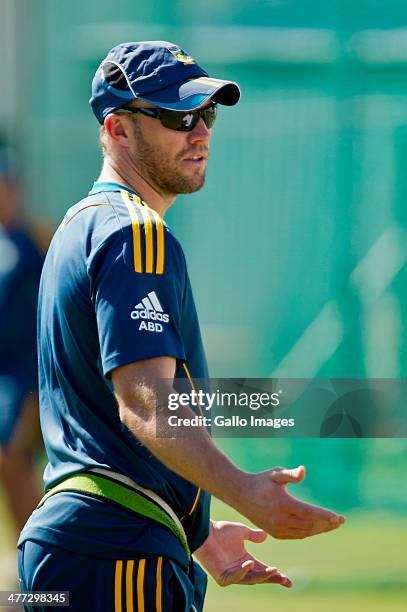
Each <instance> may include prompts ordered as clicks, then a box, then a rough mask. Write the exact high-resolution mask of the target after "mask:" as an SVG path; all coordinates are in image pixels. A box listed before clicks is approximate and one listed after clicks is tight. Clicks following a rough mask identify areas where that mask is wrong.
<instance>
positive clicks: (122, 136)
mask: <svg viewBox="0 0 407 612" xmlns="http://www.w3.org/2000/svg"><path fill="white" fill-rule="evenodd" d="M104 126H105V128H106V132H107V133H108V134H109V136H110V138H111V139H112V140H114V141H115V142H116V143H117V144H119V145H120V146H122V147H128V146H129V131H128V128H129V123H128V121H126V118H125V117H124V116H123V115H119V114H116V113H110V114H109V115H107V117H106V119H105V121H104Z"/></svg>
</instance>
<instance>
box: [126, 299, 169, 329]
mask: <svg viewBox="0 0 407 612" xmlns="http://www.w3.org/2000/svg"><path fill="white" fill-rule="evenodd" d="M130 316H131V318H132V319H134V320H136V321H138V320H140V319H141V321H140V325H139V330H141V329H144V330H145V331H151V332H157V333H161V332H162V331H163V329H164V327H163V325H162V323H168V322H169V320H170V316H169V315H168V314H166V313H165V312H164V311H163V307H162V306H161V304H160V301H159V299H158V297H157V294H156V292H155V291H150V293H148V294H147V296H146V297H145V298H143V299H142V300H141V302H139V303H138V304H136V305H135V307H134V310H132V311H131V313H130Z"/></svg>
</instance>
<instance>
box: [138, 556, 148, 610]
mask: <svg viewBox="0 0 407 612" xmlns="http://www.w3.org/2000/svg"><path fill="white" fill-rule="evenodd" d="M145 567H146V560H145V559H140V561H139V563H138V570H137V605H138V609H137V612H144V572H145Z"/></svg>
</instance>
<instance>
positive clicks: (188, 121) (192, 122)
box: [179, 111, 199, 132]
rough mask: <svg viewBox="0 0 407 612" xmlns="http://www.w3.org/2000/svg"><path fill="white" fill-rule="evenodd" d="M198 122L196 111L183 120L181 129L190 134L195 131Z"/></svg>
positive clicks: (187, 114) (186, 115) (185, 116)
mask: <svg viewBox="0 0 407 612" xmlns="http://www.w3.org/2000/svg"><path fill="white" fill-rule="evenodd" d="M198 120H199V116H198V114H197V112H196V111H194V112H190V113H186V114H185V115H184V116H183V118H182V122H181V125H180V127H179V129H180V130H182V131H185V132H189V131H191V130H193V129H194V127H195V126H196V124H197V123H198Z"/></svg>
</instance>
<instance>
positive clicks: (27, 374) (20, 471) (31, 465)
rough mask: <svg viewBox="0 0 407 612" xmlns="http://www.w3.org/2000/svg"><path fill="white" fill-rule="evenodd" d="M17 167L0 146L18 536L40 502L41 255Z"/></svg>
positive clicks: (12, 505)
mask: <svg viewBox="0 0 407 612" xmlns="http://www.w3.org/2000/svg"><path fill="white" fill-rule="evenodd" d="M21 201H22V198H21V193H20V185H19V176H18V166H17V163H16V161H15V159H14V158H13V152H12V151H11V150H10V149H8V148H7V147H5V146H4V145H3V146H2V143H1V140H0V483H1V485H2V486H3V489H4V494H5V501H6V503H7V505H8V508H9V510H10V513H11V517H12V520H13V522H14V525H15V529H16V533H18V532H19V531H20V530H21V528H22V526H23V525H24V523H25V521H26V520H27V517H28V516H29V515H30V514H31V512H32V510H33V508H34V507H35V506H36V504H37V503H38V500H39V499H40V497H41V486H40V480H39V478H38V474H37V470H36V469H35V461H34V459H35V455H36V454H37V453H38V451H39V450H40V449H41V448H42V440H41V433H40V428H39V418H38V393H37V351H36V310H37V296H38V286H39V280H40V274H41V268H42V263H43V253H42V252H41V250H40V248H39V247H38V246H37V245H36V242H35V241H34V239H33V238H32V237H31V231H30V229H29V227H28V224H27V223H26V222H25V221H24V215H23V211H22V207H21Z"/></svg>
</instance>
